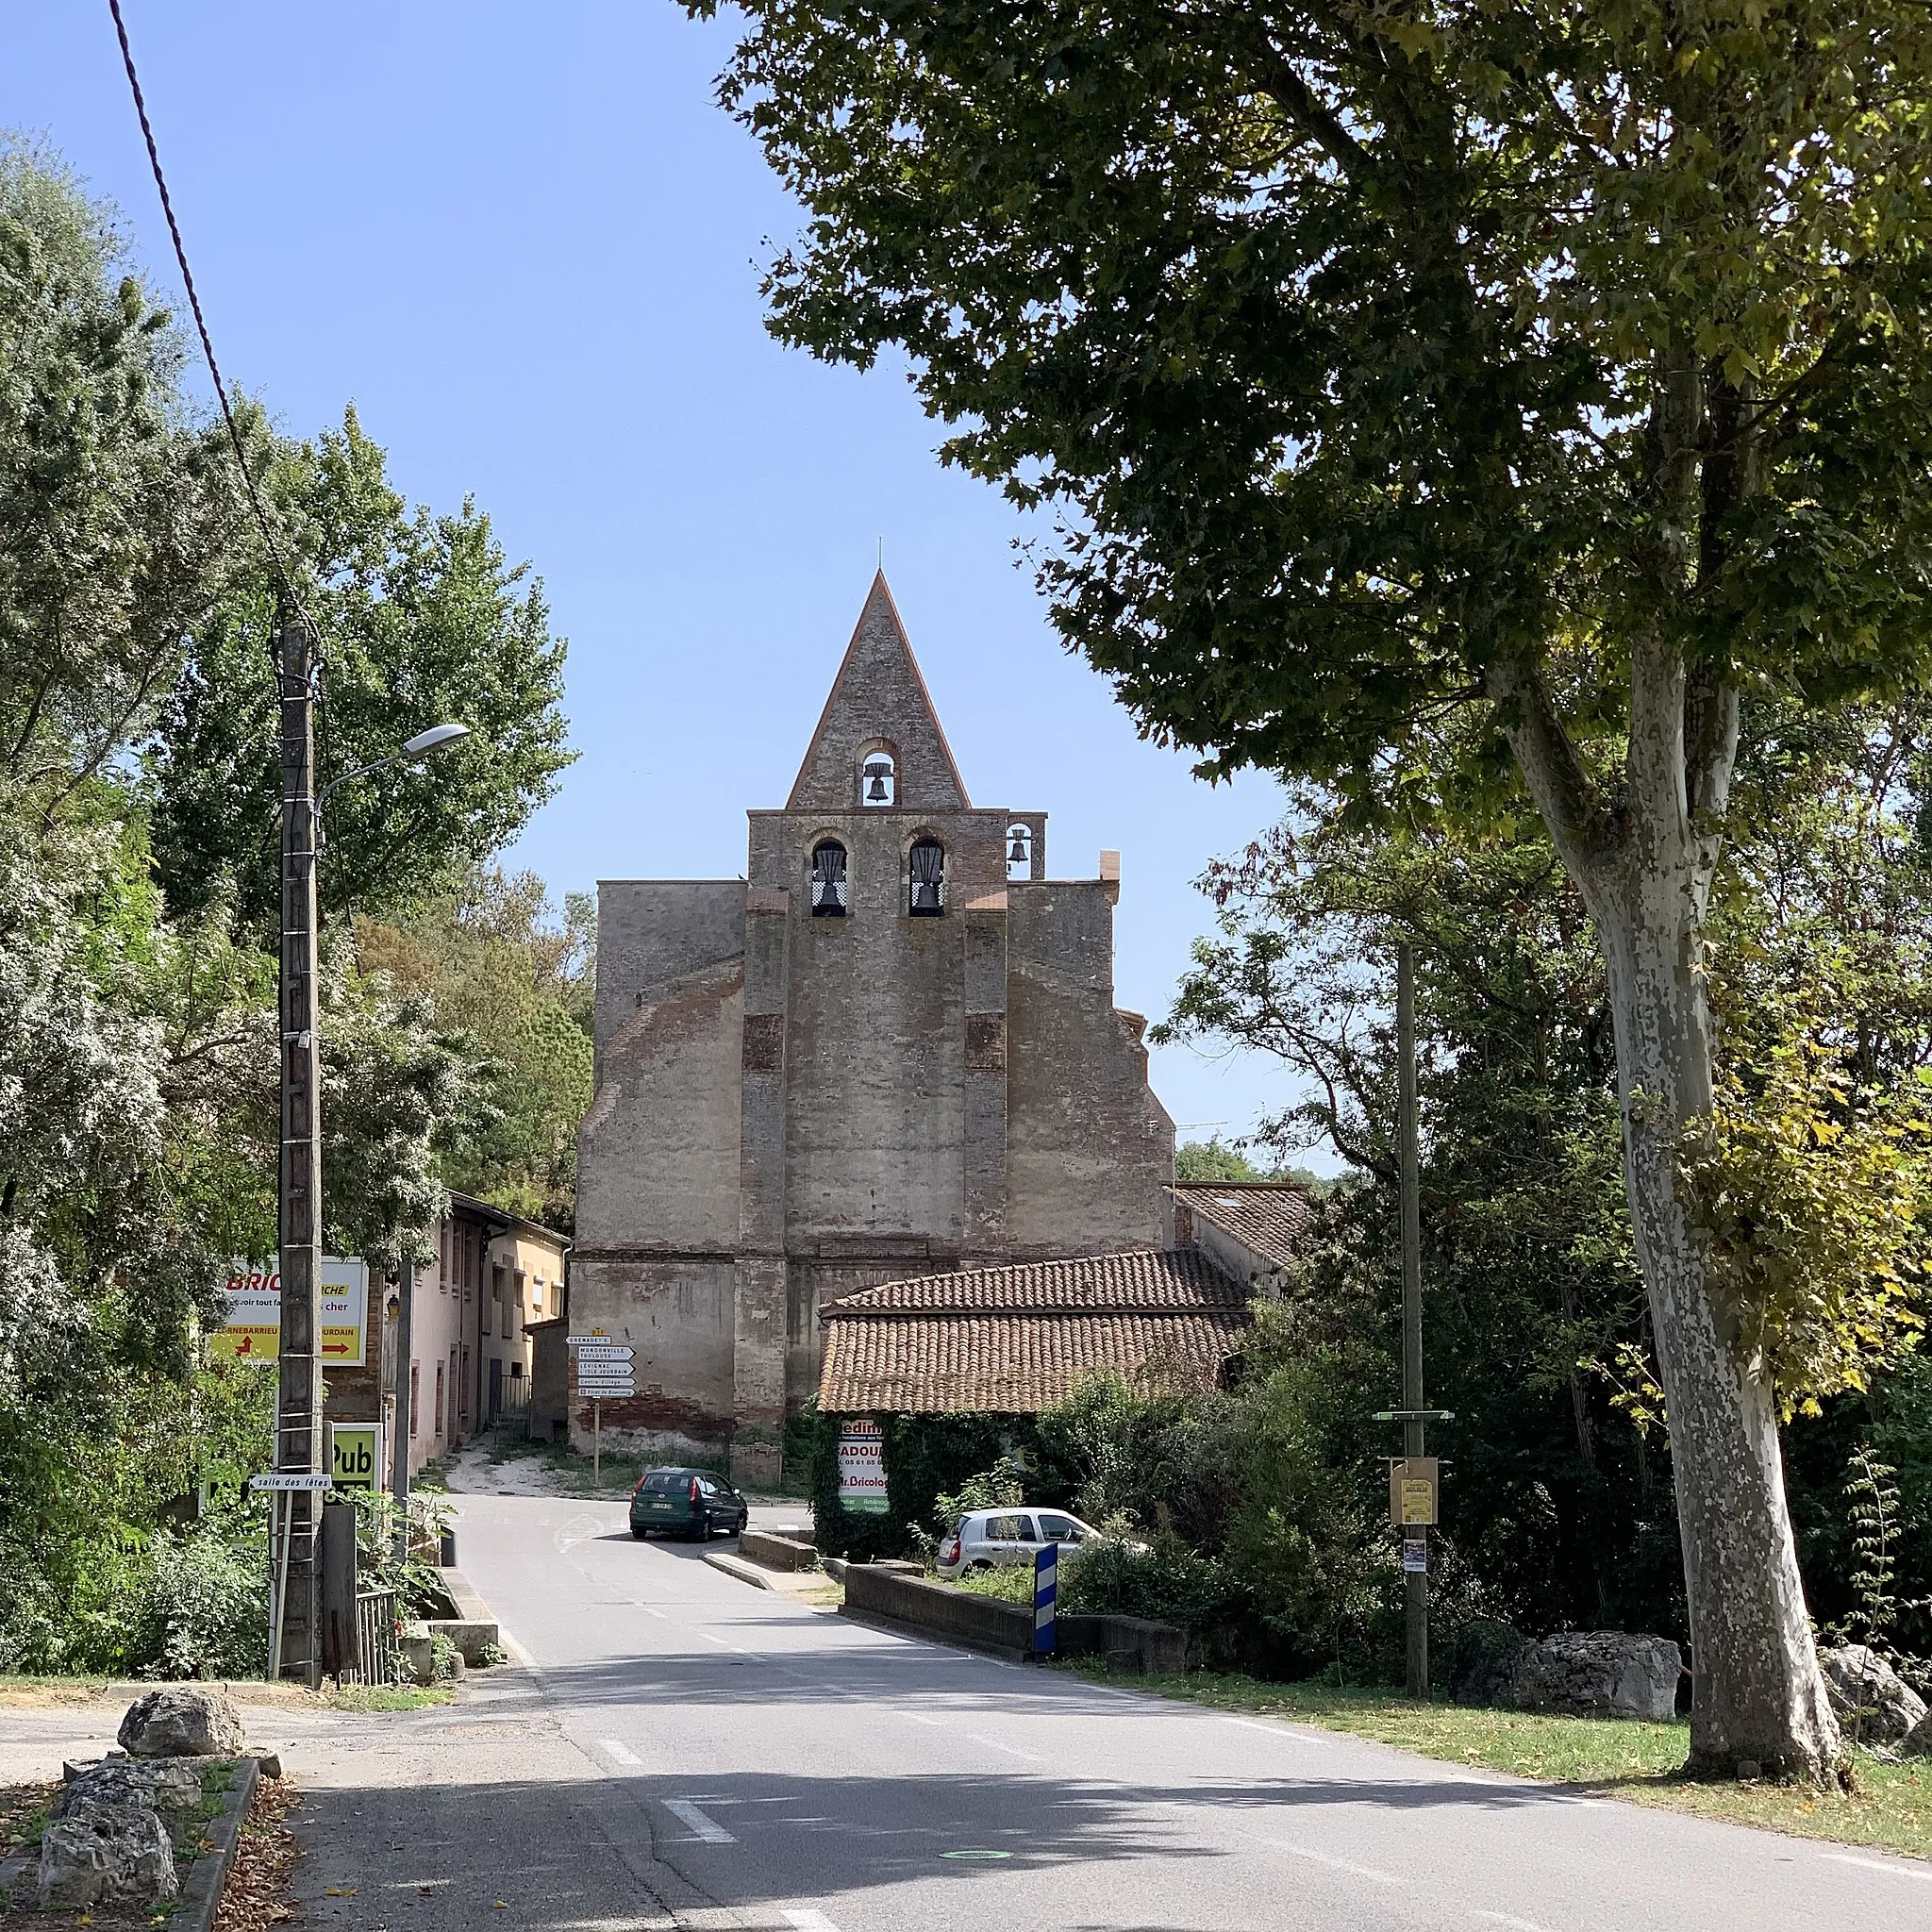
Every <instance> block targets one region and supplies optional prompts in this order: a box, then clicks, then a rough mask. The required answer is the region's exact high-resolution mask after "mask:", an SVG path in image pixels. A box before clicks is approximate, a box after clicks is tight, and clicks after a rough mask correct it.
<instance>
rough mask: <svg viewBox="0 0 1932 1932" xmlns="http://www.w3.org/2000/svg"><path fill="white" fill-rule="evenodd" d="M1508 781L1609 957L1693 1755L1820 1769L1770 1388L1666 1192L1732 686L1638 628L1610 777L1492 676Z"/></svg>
mask: <svg viewBox="0 0 1932 1932" xmlns="http://www.w3.org/2000/svg"><path fill="white" fill-rule="evenodd" d="M1491 695H1492V696H1493V697H1494V698H1495V699H1496V701H1497V702H1498V704H1499V706H1500V707H1501V708H1502V710H1503V715H1504V719H1505V724H1506V728H1507V731H1508V734H1509V740H1510V743H1511V745H1512V746H1513V748H1514V750H1515V752H1516V756H1517V760H1518V762H1519V764H1520V765H1521V766H1522V769H1523V773H1524V777H1525V778H1526V779H1527V781H1528V783H1529V787H1530V790H1531V791H1532V793H1533V794H1534V795H1535V797H1536V801H1537V804H1538V807H1539V808H1540V809H1541V813H1542V817H1543V821H1544V823H1545V824H1547V825H1548V826H1549V828H1550V832H1551V836H1552V837H1553V839H1554V840H1555V841H1556V844H1557V851H1558V852H1559V853H1560V854H1561V856H1562V858H1563V862H1564V864H1565V866H1566V867H1567V868H1568V870H1569V872H1570V874H1571V876H1572V877H1573V878H1574V879H1575V881H1576V883H1577V885H1578V886H1579V887H1580V888H1581V889H1582V892H1583V896H1584V899H1585V901H1586V903H1587V904H1588V905H1589V907H1590V910H1591V917H1592V918H1593V919H1594V920H1595V922H1596V926H1597V932H1598V935H1599V938H1600V942H1601V944H1602V947H1603V952H1604V958H1605V963H1606V964H1607V967H1608V969H1609V989H1610V1015H1611V1021H1612V1025H1613V1029H1614V1031H1615V1035H1616V1045H1617V1091H1618V1096H1619V1099H1620V1102H1621V1104H1622V1108H1623V1114H1624V1187H1625V1190H1626V1191H1627V1192H1628V1194H1629V1198H1630V1218H1631V1222H1632V1224H1633V1226H1634V1230H1635V1234H1636V1241H1637V1258H1638V1263H1639V1266H1640V1267H1641V1269H1642V1271H1643V1281H1644V1287H1645V1289H1646V1291H1647V1292H1648V1296H1649V1302H1650V1315H1651V1327H1652V1331H1653V1333H1654V1336H1655V1339H1656V1344H1657V1368H1658V1376H1659V1379H1660V1380H1661V1382H1662V1384H1663V1390H1664V1398H1665V1401H1666V1404H1667V1406H1668V1408H1669V1414H1670V1423H1669V1426H1670V1438H1671V1461H1672V1468H1673V1472H1674V1478H1675V1488H1676V1498H1677V1532H1678V1537H1679V1540H1680V1541H1681V1543H1682V1546H1683V1551H1684V1583H1685V1594H1686V1597H1687V1599H1688V1601H1689V1604H1690V1610H1691V1670H1692V1689H1691V1760H1690V1766H1689V1768H1690V1769H1691V1771H1693V1772H1703V1773H1709V1774H1735V1773H1738V1772H1739V1771H1740V1770H1742V1769H1744V1768H1745V1767H1748V1766H1754V1765H1755V1766H1756V1767H1757V1770H1758V1771H1759V1772H1761V1773H1763V1774H1766V1775H1775V1774H1795V1775H1800V1776H1806V1777H1811V1778H1818V1779H1822V1778H1824V1777H1826V1776H1828V1775H1830V1774H1833V1773H1834V1772H1835V1771H1836V1770H1837V1768H1838V1765H1839V1762H1840V1740H1839V1731H1838V1722H1837V1720H1836V1718H1834V1716H1833V1715H1832V1710H1831V1705H1830V1701H1829V1699H1828V1698H1827V1697H1826V1695H1825V1691H1824V1681H1823V1679H1822V1678H1821V1676H1820V1674H1819V1670H1818V1657H1817V1651H1816V1648H1815V1646H1814V1645H1813V1643H1812V1641H1811V1626H1810V1624H1809V1621H1808V1620H1807V1616H1806V1613H1805V1589H1804V1583H1803V1581H1802V1579H1801V1578H1800V1576H1799V1574H1798V1556H1797V1550H1796V1547H1795V1545H1794V1543H1793V1541H1792V1538H1791V1523H1790V1511H1789V1509H1788V1508H1787V1507H1786V1502H1785V1483H1784V1460H1783V1457H1782V1455H1781V1453H1780V1451H1779V1447H1778V1436H1777V1409H1776V1403H1775V1396H1774V1390H1773V1389H1772V1388H1771V1386H1770V1385H1769V1384H1768V1383H1766V1382H1763V1381H1760V1380H1757V1379H1756V1378H1754V1377H1753V1376H1751V1375H1750V1374H1747V1373H1746V1372H1745V1369H1744V1365H1743V1362H1742V1359H1741V1356H1740V1351H1739V1349H1738V1348H1737V1346H1736V1336H1735V1331H1734V1324H1733V1323H1732V1322H1731V1320H1730V1318H1729V1317H1728V1316H1727V1314H1726V1313H1725V1311H1724V1308H1723V1307H1721V1306H1720V1304H1719V1303H1718V1301H1717V1299H1716V1298H1715V1296H1714V1293H1713V1291H1712V1284H1711V1283H1710V1281H1709V1279H1708V1277H1707V1270H1706V1267H1705V1257H1704V1251H1703V1248H1702V1245H1701V1243H1700V1241H1699V1240H1698V1237H1697V1234H1696V1231H1695V1229H1694V1228H1693V1226H1692V1225H1691V1216H1690V1213H1689V1211H1688V1209H1687V1208H1686V1206H1685V1203H1684V1201H1683V1199H1682V1197H1681V1195H1680V1194H1679V1192H1678V1189H1677V1178H1676V1150H1677V1143H1678V1141H1679V1139H1680V1137H1681V1135H1682V1133H1683V1131H1684V1129H1685V1128H1686V1126H1687V1125H1689V1124H1691V1122H1693V1121H1697V1120H1700V1119H1703V1118H1705V1117H1707V1116H1708V1114H1709V1113H1710V1110H1711V1098H1712V1094H1711V1027H1710V1010H1709V1006H1708V1003H1707V1000H1706V997H1705V980H1704V918H1705V908H1706V904H1707V898H1708V895H1709V891H1710V883H1711V878H1712V875H1713V874H1714V873H1715V871H1716V869H1717V860H1718V853H1719V849H1720V845H1719V836H1718V831H1717V826H1718V824H1719V823H1720V822H1721V820H1722V817H1723V813H1724V807H1725V804H1726V802H1727V799H1728V795H1729V789H1730V771H1731V762H1732V759H1733V758H1734V757H1735V755H1736V749H1737V730H1738V707H1737V697H1736V693H1735V692H1734V691H1726V690H1725V689H1724V688H1723V687H1721V686H1717V685H1711V684H1708V683H1700V682H1695V681H1693V680H1692V679H1691V677H1690V676H1689V675H1688V674H1687V667H1686V666H1685V664H1684V661H1683V659H1682V658H1681V657H1679V656H1677V655H1676V654H1675V653H1674V652H1673V651H1672V650H1671V649H1670V648H1669V647H1668V646H1667V645H1666V644H1665V643H1664V642H1663V641H1662V640H1660V639H1658V638H1656V637H1651V638H1640V639H1639V640H1637V641H1635V648H1634V649H1633V652H1632V664H1631V690H1630V696H1631V707H1630V717H1629V731H1628V738H1627V749H1626V754H1625V759H1624V785H1623V789H1622V794H1621V796H1620V797H1618V798H1617V799H1615V800H1614V801H1610V800H1607V799H1606V798H1605V797H1604V795H1603V793H1602V792H1601V791H1599V789H1598V788H1597V786H1596V785H1595V783H1594V782H1593V781H1592V779H1591V777H1590V775H1589V774H1587V773H1586V772H1585V771H1584V769H1583V766H1582V764H1581V762H1580V760H1579V759H1578V758H1577V756H1576V753H1575V750H1574V746H1573V745H1572V744H1571V743H1570V741H1569V740H1568V738H1567V735H1566V734H1565V733H1564V731H1563V729H1562V726H1561V724H1559V723H1558V722H1557V718H1556V714H1555V711H1554V709H1553V708H1552V707H1551V705H1550V703H1549V698H1548V693H1547V691H1545V690H1544V689H1543V688H1542V686H1541V682H1540V681H1539V679H1538V677H1537V675H1536V674H1535V673H1534V672H1532V671H1529V670H1527V669H1526V668H1525V667H1523V666H1520V665H1512V664H1505V665H1502V666H1499V667H1497V669H1496V670H1494V671H1492V673H1491Z"/></svg>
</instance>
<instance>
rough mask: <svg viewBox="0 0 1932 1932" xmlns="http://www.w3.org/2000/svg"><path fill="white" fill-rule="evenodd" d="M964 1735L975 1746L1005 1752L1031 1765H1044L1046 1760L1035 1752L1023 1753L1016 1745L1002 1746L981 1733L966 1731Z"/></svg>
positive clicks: (997, 1741) (996, 1740)
mask: <svg viewBox="0 0 1932 1932" xmlns="http://www.w3.org/2000/svg"><path fill="white" fill-rule="evenodd" d="M966 1735H967V1736H968V1737H969V1738H971V1739H972V1740H973V1741H974V1743H975V1744H985V1745H987V1746H988V1747H990V1748H991V1749H992V1750H994V1751H1005V1752H1008V1753H1009V1754H1010V1755H1011V1756H1012V1757H1024V1758H1025V1759H1026V1760H1027V1761H1028V1762H1029V1763H1032V1764H1044V1763H1045V1762H1046V1759H1045V1758H1043V1757H1041V1756H1040V1754H1039V1753H1038V1752H1037V1751H1023V1750H1021V1748H1020V1747H1019V1745H1017V1744H1002V1743H1001V1742H1000V1740H998V1739H997V1738H989V1737H988V1736H987V1735H986V1734H985V1733H984V1732H983V1731H968V1732H967V1733H966Z"/></svg>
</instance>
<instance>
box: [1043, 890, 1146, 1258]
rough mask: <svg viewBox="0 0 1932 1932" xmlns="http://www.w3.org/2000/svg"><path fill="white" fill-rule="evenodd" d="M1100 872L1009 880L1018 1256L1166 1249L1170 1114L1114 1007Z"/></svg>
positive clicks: (1136, 1036) (1124, 1017)
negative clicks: (1041, 880) (1018, 882)
mask: <svg viewBox="0 0 1932 1932" xmlns="http://www.w3.org/2000/svg"><path fill="white" fill-rule="evenodd" d="M1114 891H1115V889H1114V888H1113V887H1111V886H1110V885H1109V884H1108V882H1106V881H1104V880H1099V879H1095V880H1078V881H1074V882H1071V883H1070V882H1066V881H1060V880H1052V881H1047V882H1045V883H1042V884H1039V885H1031V884H1024V885H1016V886H1013V887H1010V888H1008V907H1009V908H1010V911H1009V914H1008V921H1009V931H1010V935H1011V939H1010V945H1011V951H1010V955H1009V968H1008V996H1007V997H1008V1008H1007V1027H1008V1035H1007V1037H1008V1049H1007V1109H1008V1110H1007V1187H1008V1195H1007V1241H1008V1249H1009V1251H1010V1253H1011V1255H1012V1257H1013V1258H1015V1259H1020V1258H1024V1257H1032V1256H1054V1255H1079V1254H1088V1255H1091V1254H1102V1253H1106V1252H1108V1250H1111V1249H1118V1248H1132V1247H1166V1246H1169V1245H1170V1244H1171V1243H1172V1241H1173V1204H1172V1201H1171V1198H1170V1197H1169V1195H1168V1193H1167V1191H1166V1190H1167V1188H1168V1186H1169V1184H1170V1183H1171V1182H1172V1181H1173V1179H1174V1123H1173V1122H1172V1121H1171V1120H1170V1119H1169V1118H1168V1116H1167V1109H1166V1108H1163V1107H1162V1106H1161V1104H1160V1102H1159V1101H1158V1099H1156V1098H1155V1095H1154V1091H1153V1089H1152V1088H1150V1087H1149V1086H1148V1084H1147V1049H1146V1047H1145V1045H1144V1044H1143V1043H1142V1041H1141V1031H1142V1027H1143V1024H1144V1023H1142V1022H1141V1020H1140V1019H1139V1018H1138V1016H1135V1015H1131V1014H1126V1013H1123V1012H1121V1011H1119V1010H1118V1009H1117V1008H1115V1006H1114V1004H1113V893H1114Z"/></svg>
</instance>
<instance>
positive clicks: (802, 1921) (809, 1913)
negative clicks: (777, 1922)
mask: <svg viewBox="0 0 1932 1932" xmlns="http://www.w3.org/2000/svg"><path fill="white" fill-rule="evenodd" d="M785 1923H786V1924H788V1925H791V1926H792V1927H794V1928H795V1932H839V1928H838V1926H836V1925H835V1924H832V1922H831V1920H829V1919H828V1918H826V1917H825V1915H824V1913H823V1912H821V1911H817V1910H815V1909H814V1908H813V1907H810V1906H788V1907H786V1908H785Z"/></svg>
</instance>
